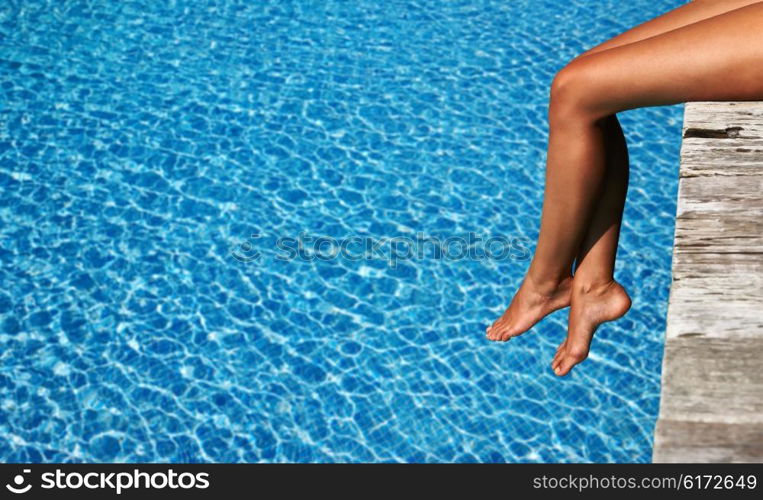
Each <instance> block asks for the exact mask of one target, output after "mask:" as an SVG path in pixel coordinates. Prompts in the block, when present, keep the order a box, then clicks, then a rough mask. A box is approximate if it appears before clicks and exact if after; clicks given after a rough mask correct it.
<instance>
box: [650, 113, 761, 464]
mask: <svg viewBox="0 0 763 500" xmlns="http://www.w3.org/2000/svg"><path fill="white" fill-rule="evenodd" d="M683 134H684V138H683V144H682V147H681V169H680V179H679V194H678V197H679V199H678V210H677V215H676V232H675V242H674V243H675V245H674V249H673V283H672V285H671V290H670V301H669V305H668V318H667V332H666V341H665V357H664V361H663V371H662V397H661V402H660V416H659V420H658V422H657V427H656V430H655V445H654V456H653V459H654V461H655V462H750V461H761V460H763V371H762V370H760V365H761V362H763V103H760V102H734V103H731V102H707V103H690V104H687V105H686V112H685V116H684V131H683Z"/></svg>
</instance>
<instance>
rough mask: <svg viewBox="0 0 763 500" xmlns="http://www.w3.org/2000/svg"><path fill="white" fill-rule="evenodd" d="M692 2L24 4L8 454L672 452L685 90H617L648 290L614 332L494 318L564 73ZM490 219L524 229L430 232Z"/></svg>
mask: <svg viewBox="0 0 763 500" xmlns="http://www.w3.org/2000/svg"><path fill="white" fill-rule="evenodd" d="M678 4H679V2H676V1H671V2H666V3H665V5H657V4H656V3H655V2H648V1H645V0H635V1H632V2H625V3H623V2H617V1H613V0H608V1H605V2H583V1H580V0H576V1H574V2H567V1H564V2H562V1H560V0H553V1H537V0H533V1H525V0H522V1H513V0H469V1H466V0H463V1H455V0H417V1H412V0H405V1H402V0H389V1H385V2H376V1H371V0H355V1H332V0H322V1H308V0H304V1H275V0H267V1H265V0H261V1H255V2H251V1H234V0H219V1H212V0H202V1H173V2H167V3H166V4H165V2H149V1H147V0H137V1H125V2H109V1H98V0H96V1H88V2H84V1H76V2H75V1H55V2H54V1H47V2H43V1H35V2H29V1H25V2H16V1H13V2H4V3H3V5H2V6H0V48H1V53H0V75H2V80H1V82H2V86H1V90H0V92H1V94H0V96H1V97H0V99H1V100H2V102H3V105H2V107H1V111H0V113H1V114H0V193H2V196H0V221H1V224H0V236H1V238H2V243H1V245H0V261H1V262H2V266H1V267H0V325H1V326H2V329H1V330H0V346H1V349H0V387H2V395H1V396H0V431H1V432H0V459H2V460H3V461H20V462H27V461H32V462H38V461H45V462H52V461H127V462H137V461H172V462H200V461H219V462H232V461H250V462H251V461H413V462H422V461H429V462H434V461H490V462H494V461H548V462H557V461H558V462H569V461H593V462H605V461H628V462H645V461H649V460H650V455H651V445H652V430H653V426H654V422H655V419H656V416H657V410H658V403H659V381H660V363H661V358H662V345H663V344H662V342H663V333H664V327H665V314H666V306H667V295H668V288H669V285H670V259H671V245H672V235H673V228H674V221H673V219H674V216H675V198H676V196H675V195H676V189H677V171H678V149H679V141H680V119H681V108H680V107H669V108H657V109H649V110H641V111H637V112H629V113H625V114H624V115H623V117H622V123H623V127H624V129H625V131H626V135H627V136H628V141H629V145H630V148H631V159H632V172H631V185H630V192H629V199H628V204H627V207H626V215H625V217H626V221H625V225H624V229H623V235H622V238H621V248H620V252H619V259H620V260H619V262H618V278H619V279H620V280H621V282H622V283H623V284H624V285H625V287H626V288H627V289H628V290H629V291H630V292H631V294H632V297H633V299H634V307H633V309H632V310H631V312H630V313H629V314H628V315H627V316H626V317H625V318H623V319H621V320H619V321H617V322H615V323H612V324H608V325H605V326H604V327H602V328H601V330H600V332H599V333H598V334H597V338H596V339H595V340H594V345H593V349H592V353H591V357H590V359H589V360H588V361H586V362H585V363H584V364H583V365H581V366H580V367H578V368H577V369H576V370H574V372H573V374H572V375H571V376H570V377H569V378H567V379H562V380H559V379H556V378H555V377H554V376H553V374H552V373H551V371H550V369H549V366H548V365H549V363H550V360H551V357H552V355H553V352H554V350H555V349H556V346H557V345H558V343H559V342H560V340H561V339H562V338H563V336H564V333H565V325H566V322H565V320H566V315H565V313H564V312H558V313H556V314H554V315H552V316H551V317H550V318H548V319H547V320H545V321H544V322H542V323H541V324H540V325H539V326H537V327H536V328H535V329H534V330H533V331H531V332H530V333H528V334H526V335H524V336H523V337H521V338H519V339H516V340H513V341H512V342H511V343H509V344H495V343H491V342H488V341H487V340H486V339H485V338H484V328H485V326H486V325H487V324H489V323H490V322H492V321H493V319H495V317H496V316H497V315H498V314H499V313H501V312H502V311H503V308H504V307H505V306H506V305H507V303H508V300H509V299H510V297H511V295H512V293H513V291H514V289H515V287H516V286H517V285H518V283H519V279H520V278H521V277H522V276H523V274H524V271H525V269H526V266H527V264H528V259H527V257H528V256H529V254H530V252H531V250H532V243H533V242H534V241H535V237H536V236H537V223H538V218H539V214H540V207H541V194H542V188H543V160H544V155H545V140H546V132H547V129H546V122H545V111H546V95H547V87H548V84H549V82H550V80H551V78H552V77H553V75H554V73H555V71H557V70H558V69H559V68H560V67H561V66H562V65H563V64H564V62H565V61H567V60H569V59H570V58H571V57H573V56H574V55H576V54H577V53H579V52H580V51H582V50H584V49H585V48H588V47H590V46H591V45H593V44H595V43H598V42H600V41H602V40H604V39H605V38H607V37H609V36H612V35H614V34H616V33H618V32H620V31H622V30H624V29H626V28H628V27H629V26H632V25H634V24H636V23H639V22H642V21H644V20H646V19H648V18H650V17H653V16H654V15H656V14H658V13H660V12H661V11H663V10H666V9H668V8H671V7H674V6H677V5H678ZM470 233H471V234H473V235H476V236H478V237H479V238H482V239H483V241H484V239H486V238H491V237H492V238H497V239H500V238H504V239H507V240H508V241H510V242H511V243H510V246H511V250H512V251H511V255H510V257H509V258H498V257H495V256H494V255H492V254H491V256H487V255H483V256H482V257H480V256H479V255H476V254H475V258H470V256H469V255H468V253H467V254H465V253H463V252H462V253H461V255H453V254H449V255H446V256H445V257H443V256H440V257H441V258H437V256H436V255H435V254H434V250H433V249H436V243H431V242H432V241H438V242H444V241H446V240H447V239H448V238H456V237H458V238H462V237H465V235H468V234H470ZM300 235H302V236H300ZM416 235H422V236H423V238H425V239H426V241H428V242H429V244H430V245H434V246H431V247H430V248H429V250H426V251H424V252H423V253H421V254H420V255H419V254H412V255H403V256H402V257H401V258H398V259H394V260H389V259H386V260H385V255H386V256H387V257H389V256H390V253H389V250H388V246H389V242H388V241H387V240H386V239H388V238H394V240H393V242H395V243H394V245H397V244H398V243H397V242H399V241H405V242H408V243H410V242H411V241H415V237H416ZM321 237H323V238H324V239H322V240H321V239H319V238H321ZM350 239H352V241H353V245H355V246H354V247H353V248H355V249H356V250H357V248H358V246H357V245H358V242H359V241H360V240H362V241H361V244H364V243H362V242H365V241H368V240H372V241H374V242H380V241H382V242H383V241H386V243H385V245H383V246H382V250H381V253H380V254H379V255H375V257H374V258H366V255H365V254H360V253H358V252H355V253H354V254H353V255H354V257H358V256H359V255H361V257H362V258H350V257H351V256H349V255H344V256H342V255H340V256H334V255H333V254H332V253H331V252H332V250H333V249H335V248H336V244H337V243H338V242H344V241H349V240H350ZM300 241H301V242H302V243H301V245H302V246H301V247H299V246H297V245H299V244H300V243H299V242H300ZM460 241H463V240H460ZM496 241H498V240H496ZM467 244H469V245H471V247H474V246H478V245H477V244H472V243H469V242H467ZM471 247H470V248H471ZM310 248H312V249H313V250H318V254H317V255H314V254H312V253H310V252H309V250H310ZM384 248H387V250H384ZM404 248H406V247H405V243H403V244H401V246H399V247H398V250H401V249H404ZM305 249H306V250H305ZM385 252H386V253H385ZM456 253H458V252H456Z"/></svg>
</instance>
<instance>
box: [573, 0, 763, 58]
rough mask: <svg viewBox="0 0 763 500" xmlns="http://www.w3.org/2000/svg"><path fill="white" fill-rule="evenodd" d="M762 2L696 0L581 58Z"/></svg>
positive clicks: (590, 51)
mask: <svg viewBox="0 0 763 500" xmlns="http://www.w3.org/2000/svg"><path fill="white" fill-rule="evenodd" d="M761 1H762V0H694V1H693V2H689V3H687V4H686V5H682V6H681V7H678V8H677V9H674V10H671V11H670V12H667V13H666V14H663V15H661V16H659V17H656V18H654V19H652V20H650V21H647V22H645V23H643V24H640V25H638V26H636V27H635V28H632V29H630V30H628V31H626V32H624V33H622V34H620V35H617V36H616V37H614V38H611V39H609V40H607V41H606V42H604V43H602V44H600V45H597V46H596V47H594V48H592V49H589V50H587V51H586V52H584V53H583V54H581V55H580V56H579V57H582V56H586V55H589V54H595V53H597V52H601V51H602V50H607V49H612V48H615V47H620V46H622V45H627V44H629V43H633V42H638V41H641V40H645V39H647V38H651V37H653V36H658V35H662V34H663V33H667V32H668V31H672V30H675V29H678V28H683V27H684V26H688V25H690V24H694V23H696V22H699V21H703V20H705V19H708V18H710V17H715V16H718V15H720V14H725V13H726V12H729V11H732V10H736V9H739V8H742V7H746V6H748V5H751V4H754V3H759V2H761Z"/></svg>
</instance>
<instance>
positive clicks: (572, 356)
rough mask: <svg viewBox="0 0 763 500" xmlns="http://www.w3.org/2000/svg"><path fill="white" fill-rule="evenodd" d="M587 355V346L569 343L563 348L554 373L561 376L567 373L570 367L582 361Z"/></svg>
mask: <svg viewBox="0 0 763 500" xmlns="http://www.w3.org/2000/svg"><path fill="white" fill-rule="evenodd" d="M587 357H588V346H582V345H571V346H570V347H569V349H566V350H565V353H564V355H563V357H562V359H561V360H560V361H559V363H558V365H557V366H556V368H554V373H556V374H557V375H559V376H560V377H563V376H565V375H567V374H568V373H569V372H570V370H572V368H573V367H574V366H575V365H577V364H579V363H581V362H582V361H584V360H585V359H586V358H587Z"/></svg>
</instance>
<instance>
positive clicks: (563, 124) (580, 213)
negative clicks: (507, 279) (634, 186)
mask: <svg viewBox="0 0 763 500" xmlns="http://www.w3.org/2000/svg"><path fill="white" fill-rule="evenodd" d="M731 3H733V2H731ZM687 7H689V6H687ZM761 8H763V4H759V5H752V6H749V7H746V8H744V9H740V10H738V11H734V12H730V13H727V14H724V15H721V16H718V17H716V18H712V19H709V20H706V21H701V22H699V23H696V24H693V25H689V26H684V27H681V28H679V29H675V30H672V31H669V32H668V33H664V34H662V35H655V36H653V37H650V38H647V39H644V40H641V41H638V42H633V43H630V44H627V45H621V46H614V47H612V48H605V49H601V50H596V49H594V50H592V51H590V52H589V53H588V54H587V55H585V56H584V57H581V58H579V59H577V60H576V61H573V63H572V64H571V65H570V66H569V67H568V68H565V70H563V71H562V72H561V73H560V75H559V76H558V77H557V79H556V80H555V85H554V89H553V91H552V104H551V110H550V121H551V136H550V144H549V164H548V171H547V188H546V201H545V202H544V213H543V220H542V222H541V236H540V238H539V243H538V250H537V251H536V256H535V258H534V259H533V264H532V265H531V268H530V272H529V273H528V279H526V280H525V283H523V287H522V288H520V292H519V293H518V294H517V297H516V298H515V301H513V302H512V306H510V308H509V310H507V313H506V314H505V315H504V317H503V318H501V320H499V321H498V322H496V324H495V325H494V326H493V327H492V329H491V331H490V332H489V337H490V338H493V339H496V340H498V339H505V338H508V337H510V336H512V335H515V334H518V333H521V332H522V331H524V330H525V329H526V328H524V326H527V327H529V326H531V325H532V323H534V321H537V319H540V317H542V315H540V314H543V313H547V312H546V311H547V310H549V309H550V310H553V308H554V307H555V308H559V307H564V305H566V304H563V303H564V295H566V296H567V297H569V296H570V292H571V283H570V281H569V279H568V277H569V268H570V266H571V263H572V260H573V259H574V257H575V254H576V253H577V252H576V249H581V256H582V259H579V266H578V270H577V273H576V277H575V282H577V281H579V280H578V278H579V277H580V278H582V277H584V276H585V275H586V274H588V271H591V272H595V273H598V274H601V272H602V269H604V270H605V271H606V269H607V268H610V271H609V272H611V265H612V264H613V262H614V250H615V249H616V243H617V240H616V233H617V230H616V229H617V228H616V227H615V228H613V226H616V225H619V212H620V211H621V210H616V211H615V213H616V216H615V217H614V223H613V222H611V220H612V217H610V222H609V223H607V221H606V220H604V221H603V222H601V221H600V222H601V223H597V217H603V216H602V215H601V214H602V212H603V213H604V214H605V215H606V214H607V211H604V210H600V209H599V207H597V206H596V205H595V204H593V203H592V202H591V200H599V199H600V200H601V201H600V203H604V204H605V205H606V204H608V203H609V204H612V203H614V205H615V206H617V205H621V203H622V202H621V201H620V202H619V203H618V196H614V195H612V194H611V193H612V189H610V184H611V183H612V182H613V180H612V179H614V182H615V183H616V184H617V182H618V181H617V178H618V176H616V175H615V176H613V175H612V174H611V173H609V171H610V168H609V167H608V161H607V160H606V159H603V157H604V154H603V153H604V151H605V147H604V145H605V144H607V143H610V144H611V142H610V141H611V137H609V138H608V137H607V136H608V134H611V133H612V132H611V130H612V129H613V127H614V123H615V122H613V121H612V120H613V119H612V118H608V117H610V116H611V115H612V114H613V113H615V112H617V111H620V110H623V109H630V108H632V107H639V106H648V105H660V104H671V103H675V102H681V101H685V100H698V99H700V100H701V99H709V100H719V99H744V98H752V97H758V96H760V91H761V89H760V83H758V82H760V78H761V76H763V75H761V74H759V72H756V70H755V68H757V67H758V66H759V64H758V65H757V66H756V64H755V63H756V62H759V61H760V60H761V59H760V57H763V54H760V53H759V52H760V49H756V44H757V46H760V36H761V35H759V33H761V32H763V30H762V28H763V26H761ZM684 9H686V7H684ZM666 16H667V15H666ZM666 16H663V17H666ZM674 18H675V16H674ZM658 19H660V18H658ZM756 30H757V31H756ZM643 32H644V30H643V29H642V33H643ZM622 39H623V38H621V40H622ZM608 43H609V42H608ZM745 44H747V45H746V46H745ZM605 45H606V44H605ZM610 45H612V44H610ZM600 47H603V46H600ZM597 49H598V48H597ZM756 58H757V59H756ZM750 63H752V64H750ZM729 74H731V75H733V78H732V80H733V84H732V85H729V83H730V82H729V78H727V76H728V75H729ZM616 135H617V134H616ZM626 179H627V176H626ZM605 183H607V184H605ZM604 185H606V186H607V189H606V190H603V191H602V186H604ZM619 185H624V182H623V181H622V179H621V180H620V181H619ZM615 191H620V192H624V188H623V189H620V190H615ZM600 194H601V195H603V197H600V196H598V195H600ZM607 196H610V197H611V200H610V201H606V199H607ZM592 213H593V214H595V215H593V218H592ZM610 215H611V214H610ZM605 219H606V217H605ZM589 221H590V227H591V231H588V226H589V224H588V222H589ZM597 227H599V230H596V228H597ZM602 228H605V230H603V231H602V230H601V229H602ZM597 233H600V234H601V237H598V238H597V237H595V236H596V234H597ZM586 241H588V242H589V243H591V242H592V244H589V245H586V243H585V242H586ZM581 244H582V245H581ZM599 245H601V247H602V248H601V249H599V248H598V247H599ZM586 246H590V248H589V249H587V250H586V249H585V247H586ZM597 263H598V264H599V265H596V264H597ZM581 273H582V274H581ZM605 274H606V273H605ZM554 281H556V282H557V285H559V284H560V283H561V286H557V288H556V289H554V288H552V286H549V287H548V288H549V290H548V292H549V293H546V294H545V295H544V294H543V293H541V292H538V293H536V294H535V295H536V296H537V295H541V296H543V297H546V299H545V300H535V301H534V303H532V302H533V300H529V299H527V297H530V299H533V298H534V297H533V294H530V293H522V289H523V288H528V287H527V286H526V284H527V283H528V282H529V283H530V284H531V285H532V286H531V287H529V288H531V289H532V290H531V291H538V290H540V289H541V288H542V286H545V285H548V284H550V285H553V282H554ZM560 290H562V291H563V292H564V293H558V292H559V291H560ZM605 291H606V290H605ZM589 292H596V290H594V289H589ZM554 293H557V294H558V295H559V296H556V297H555V296H554ZM574 295H575V294H572V296H573V297H574ZM589 295H590V294H589ZM604 295H606V294H604ZM610 295H611V294H610ZM522 296H526V297H525V300H521V299H522ZM535 298H537V297H535ZM570 300H572V301H573V311H572V313H574V314H572V313H571V330H570V337H571V339H572V338H573V337H574V338H581V339H585V337H586V336H587V337H588V338H589V339H588V341H590V335H588V334H587V333H586V334H585V335H583V334H582V332H588V330H591V328H590V326H591V325H589V327H586V328H576V329H574V330H575V331H576V332H578V334H577V335H572V334H573V328H572V325H573V324H582V323H585V322H586V321H588V322H589V323H591V322H593V323H596V321H592V318H590V317H588V318H587V319H586V321H583V320H581V318H582V317H583V316H581V309H582V308H581V307H577V308H576V307H575V304H574V302H575V300H574V298H573V299H570ZM515 302H517V304H518V306H517V307H514V306H515ZM577 302H578V304H579V305H582V304H586V303H587V302H586V301H582V300H578V301H577ZM589 302H590V301H589ZM523 303H524V307H523ZM527 303H531V304H530V306H529V307H527ZM538 303H541V305H540V306H538ZM594 305H596V304H589V305H588V306H587V307H588V308H589V309H597V307H593V306H594ZM512 309H513V310H512ZM523 309H524V310H523ZM544 309H545V310H544ZM575 309H577V311H575ZM599 309H600V308H599ZM539 315H540V316H539ZM608 315H611V314H610V313H607V314H599V315H598V317H597V318H593V319H596V320H597V321H598V319H600V318H602V317H604V318H606V317H607V316H608ZM589 316H590V315H589ZM528 318H529V319H528ZM593 327H594V328H595V326H593ZM589 333H592V330H591V331H590V332H589ZM574 344H575V345H576V346H578V347H577V348H576V349H574V350H573V351H574V352H572V351H570V352H567V350H569V349H571V347H572V346H571V345H570V342H569V341H568V342H567V343H566V344H565V345H566V348H563V349H562V351H561V354H560V356H557V358H558V359H557V361H559V360H560V359H561V360H567V361H565V362H564V363H561V366H558V367H559V368H561V369H560V372H562V373H566V372H567V371H568V370H569V366H567V365H568V364H569V361H570V360H573V359H574V358H580V357H582V356H584V355H585V353H584V352H583V351H585V352H587V346H588V343H587V341H581V342H575V343H574ZM578 344H580V345H578ZM581 346H582V347H581ZM555 364H558V363H555ZM570 366H571V365H570Z"/></svg>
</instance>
